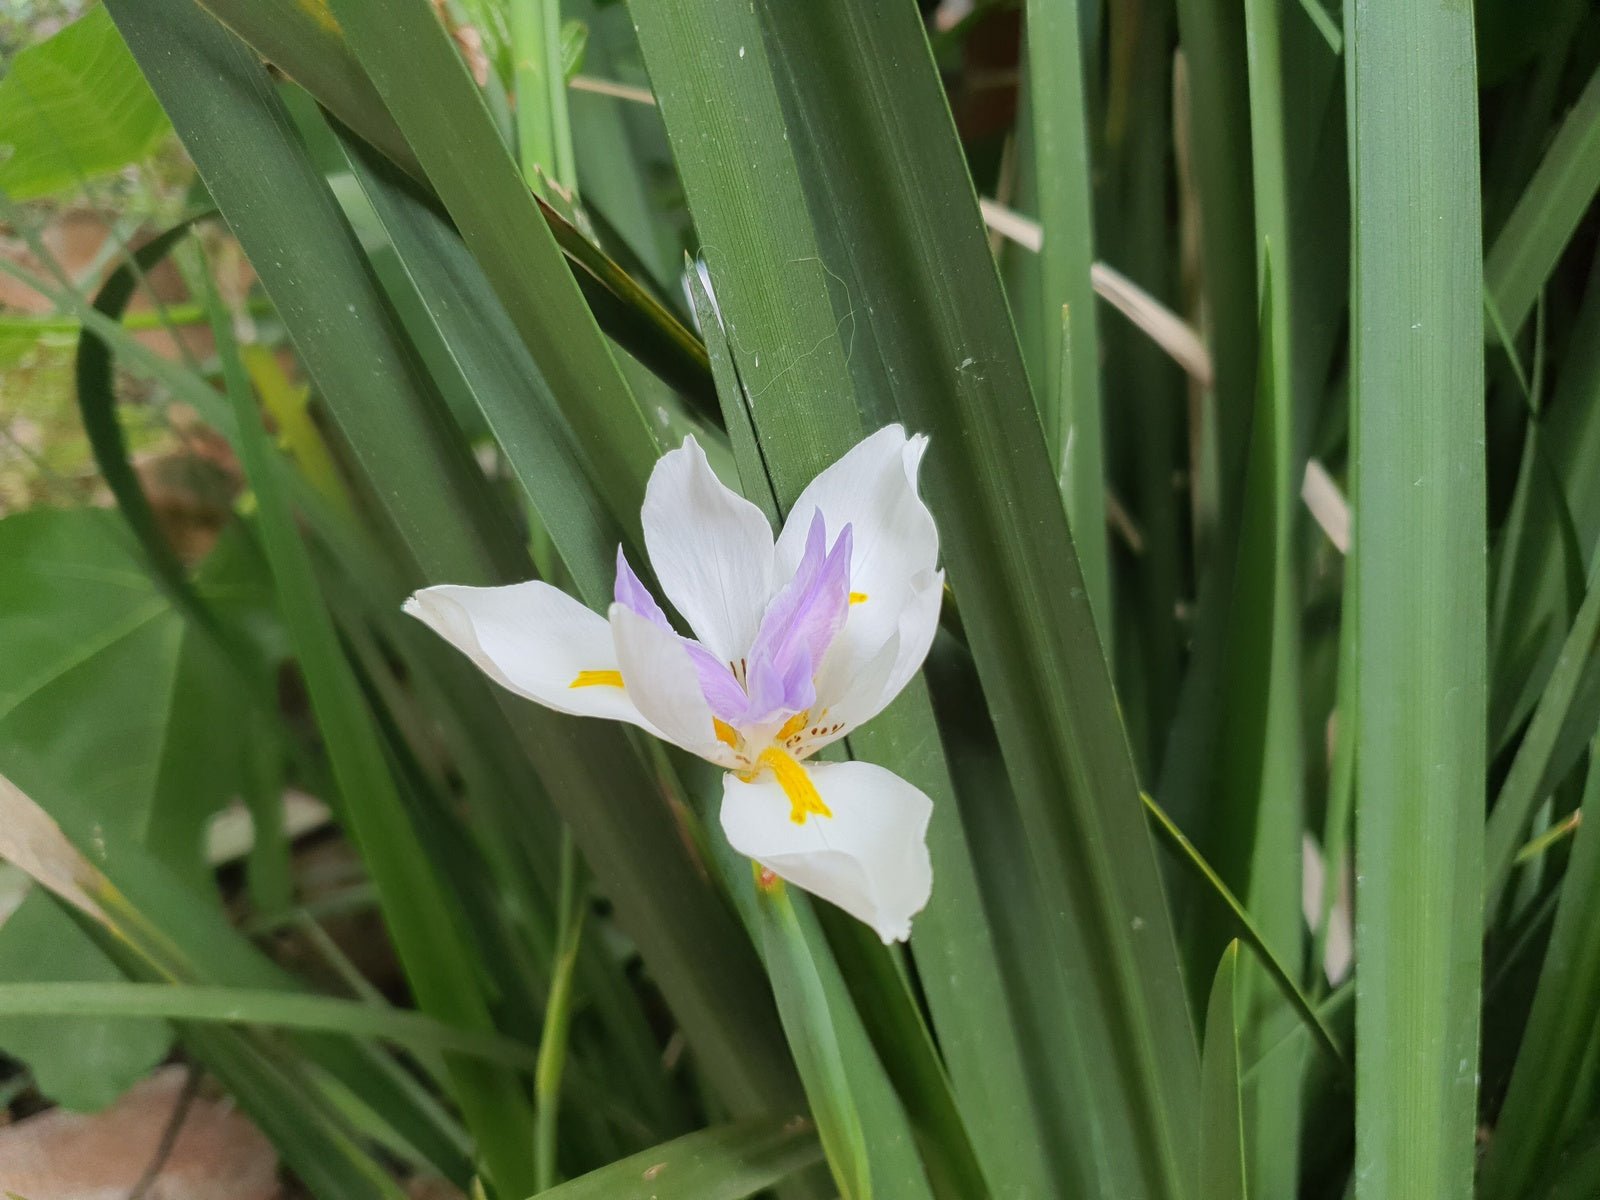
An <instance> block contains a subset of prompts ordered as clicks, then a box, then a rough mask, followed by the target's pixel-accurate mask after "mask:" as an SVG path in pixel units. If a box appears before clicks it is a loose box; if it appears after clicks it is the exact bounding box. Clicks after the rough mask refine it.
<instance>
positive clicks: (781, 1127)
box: [539, 1117, 822, 1200]
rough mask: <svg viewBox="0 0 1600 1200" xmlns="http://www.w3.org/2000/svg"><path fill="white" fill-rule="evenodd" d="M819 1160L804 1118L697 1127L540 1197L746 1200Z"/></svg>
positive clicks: (554, 1199) (550, 1199)
mask: <svg viewBox="0 0 1600 1200" xmlns="http://www.w3.org/2000/svg"><path fill="white" fill-rule="evenodd" d="M821 1157H822V1148H821V1146H820V1145H819V1144H818V1142H817V1131H816V1128H815V1127H814V1126H813V1125H811V1123H810V1122H809V1121H805V1120H803V1119H801V1118H798V1117H796V1118H791V1119H789V1120H787V1121H783V1120H779V1121H750V1122H745V1123H743V1124H739V1125H723V1126H719V1127H718V1128H716V1129H703V1130H701V1131H700V1132H699V1133H691V1134H688V1135H686V1136H684V1137H681V1138H678V1139H677V1140H676V1141H672V1142H668V1143H666V1145H664V1146H655V1147H652V1148H651V1149H649V1150H645V1151H643V1152H641V1153H639V1154H635V1155H634V1156H633V1157H632V1158H625V1159H623V1160H622V1161H620V1162H614V1163H612V1164H611V1165H610V1166H607V1167H601V1168H600V1169H599V1170H598V1171H591V1172H590V1173H589V1174H587V1175H585V1176H583V1177H582V1178H580V1179H574V1180H572V1181H571V1182H570V1183H563V1184H562V1185H561V1186H560V1187H556V1188H551V1189H550V1190H549V1191H547V1192H541V1193H540V1194H539V1196H540V1200H616V1198H617V1197H620V1196H628V1195H633V1194H640V1195H645V1194H648V1195H649V1196H650V1197H651V1200H745V1198H746V1197H747V1196H753V1195H755V1194H756V1193H757V1192H760V1191H762V1190H763V1189H764V1188H769V1187H772V1186H773V1185H775V1184H778V1183H781V1182H783V1181H784V1180H785V1179H787V1178H788V1177H789V1176H791V1175H793V1174H794V1173H795V1172H797V1171H801V1170H803V1169H805V1168H806V1167H809V1166H810V1165H812V1164H813V1163H815V1162H816V1161H817V1160H818V1159H819V1158H821Z"/></svg>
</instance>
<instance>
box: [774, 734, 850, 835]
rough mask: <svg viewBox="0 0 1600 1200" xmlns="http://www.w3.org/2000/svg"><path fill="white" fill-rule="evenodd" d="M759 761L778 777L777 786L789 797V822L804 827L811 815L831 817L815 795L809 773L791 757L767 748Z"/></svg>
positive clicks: (777, 750) (829, 810)
mask: <svg viewBox="0 0 1600 1200" xmlns="http://www.w3.org/2000/svg"><path fill="white" fill-rule="evenodd" d="M760 761H761V763H762V764H763V765H764V766H768V767H771V768H772V773H773V774H774V775H776V776H777V777H778V786H779V787H781V788H782V789H783V794H784V795H785V796H787V797H789V820H791V821H793V822H794V823H795V824H796V825H804V824H805V823H806V817H807V816H809V815H810V814H811V813H816V814H817V816H819V817H831V816H833V811H832V810H831V809H829V807H828V806H827V805H826V804H824V803H823V802H822V797H821V796H819V795H818V794H817V785H816V784H814V783H812V782H811V773H810V772H809V771H807V770H806V769H805V768H804V767H802V766H801V765H800V763H799V762H798V761H797V760H796V759H795V758H794V756H793V755H791V754H788V753H786V752H785V751H783V750H780V749H778V747H776V746H769V747H767V749H765V750H763V751H762V752H761V759H760Z"/></svg>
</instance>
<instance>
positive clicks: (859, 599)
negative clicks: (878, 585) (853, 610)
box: [850, 592, 867, 604]
mask: <svg viewBox="0 0 1600 1200" xmlns="http://www.w3.org/2000/svg"><path fill="white" fill-rule="evenodd" d="M866 602H867V594H866V593H865V592H851V593H850V603H851V604H865V603H866Z"/></svg>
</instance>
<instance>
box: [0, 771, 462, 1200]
mask: <svg viewBox="0 0 1600 1200" xmlns="http://www.w3.org/2000/svg"><path fill="white" fill-rule="evenodd" d="M57 808H58V809H59V812H58V813H57V814H54V815H52V814H46V813H45V811H44V810H43V809H41V808H40V807H39V806H38V805H37V804H35V803H34V802H33V801H32V800H31V799H30V798H29V797H28V796H27V795H26V794H25V793H23V792H22V791H21V790H20V789H18V788H17V787H16V785H15V784H13V783H12V782H11V781H10V780H8V779H5V778H4V777H0V855H4V856H5V857H6V858H8V859H9V860H10V861H11V862H12V863H14V864H15V865H17V866H19V867H21V868H22V869H23V870H24V871H26V872H27V873H28V874H29V875H31V876H32V877H33V878H34V879H35V880H36V881H37V882H38V883H40V884H41V885H43V886H44V887H46V888H48V889H49V890H50V891H51V892H52V893H54V895H55V896H56V897H57V898H58V899H59V900H60V901H61V902H62V903H63V904H64V905H65V906H68V907H69V908H70V909H71V910H72V911H73V913H74V914H75V916H76V917H77V918H78V920H79V923H80V925H82V926H83V927H84V928H85V929H87V930H89V931H90V932H91V933H93V934H94V935H95V939H96V942H97V943H98V944H99V945H100V948H101V949H102V951H105V952H107V953H109V954H110V955H111V956H112V957H113V958H114V960H115V961H116V962H117V964H118V966H119V967H121V969H122V970H123V971H124V972H125V973H127V974H129V975H131V976H134V977H136V978H141V979H144V980H146V981H149V982H156V981H160V982H164V983H166V982H185V983H192V982H200V981H204V980H208V979H212V978H229V977H231V978H234V979H241V980H249V981H250V982H251V983H254V984H256V985H259V986H267V987H272V986H284V985H285V984H286V983H287V979H286V977H285V976H284V975H282V974H281V973H280V972H279V971H278V969H277V968H276V967H274V966H273V965H272V964H271V963H270V962H269V961H268V960H267V959H266V958H264V957H262V956H261V955H260V954H259V953H258V952H257V951H256V950H255V948H254V947H253V946H251V945H250V944H249V943H248V942H247V941H245V940H244V939H243V938H241V937H240V936H239V935H238V934H237V933H236V932H235V931H234V930H233V929H232V928H231V927H230V926H229V925H228V924H227V922H226V920H225V918H224V917H223V916H222V914H221V913H220V912H218V911H216V910H215V909H213V908H210V907H208V906H205V905H201V904H197V903H196V900H197V897H196V895H195V893H193V892H192V891H190V890H189V889H188V888H186V887H184V886H183V885H182V884H180V883H179V882H178V880H177V879H176V877H174V876H173V875H172V874H171V873H170V872H168V871H166V870H165V869H164V868H162V866H161V865H160V864H159V863H158V862H156V860H154V859H152V858H150V857H149V856H148V855H147V854H146V853H145V852H143V851H142V850H141V849H140V848H139V847H138V846H137V845H136V844H134V843H133V842H131V841H129V840H128V839H127V838H126V837H125V835H124V834H123V833H122V832H121V831H120V830H118V829H115V828H106V827H104V826H102V825H101V824H100V823H99V820H98V814H97V813H96V811H95V810H94V809H92V808H85V807H83V806H81V805H80V804H78V803H77V801H76V800H75V799H74V798H69V799H67V800H64V801H62V802H61V803H59V804H58V805H57ZM57 817H58V818H59V819H54V818H57ZM78 844H83V845H90V846H92V847H93V849H94V852H95V855H96V860H97V861H96V862H90V860H89V859H88V858H87V857H85V855H84V854H83V853H82V852H81V851H80V850H79V849H78ZM202 964H203V965H202ZM289 986H293V985H292V984H289ZM179 1032H180V1035H181V1036H182V1037H183V1039H184V1041H185V1043H186V1044H187V1046H188V1048H189V1049H190V1051H191V1052H192V1053H193V1054H194V1055H195V1057H196V1058H197V1059H198V1060H199V1061H201V1062H202V1063H204V1064H205V1065H206V1067H207V1068H208V1069H209V1070H211V1071H212V1072H213V1073H215V1074H216V1075H217V1077H218V1078H219V1079H220V1080H221V1082H222V1084H223V1086H224V1087H226V1088H228V1089H229V1090H230V1091H231V1092H232V1093H233V1094H234V1096H235V1097H236V1098H237V1099H238V1100H239V1102H240V1104H241V1106H242V1107H243V1108H244V1110H245V1111H246V1112H247V1113H249V1114H250V1116H251V1117H252V1118H253V1119H254V1120H255V1121H256V1123H257V1124H258V1125H259V1126H260V1128H261V1129H262V1131H263V1132H264V1133H266V1135H267V1136H268V1137H269V1138H271V1139H272V1140H273V1142H274V1143H275V1144H276V1145H277V1146H278V1147H279V1149H280V1151H281V1153H282V1154H283V1156H284V1159H285V1161H286V1162H287V1163H288V1164H289V1165H290V1166H291V1167H292V1168H293V1169H294V1171H295V1172H296V1174H297V1175H298V1176H299V1177H300V1179H301V1180H302V1181H303V1182H304V1183H305V1184H306V1186H307V1187H308V1188H309V1189H310V1191H311V1193H312V1195H314V1196H316V1197H317V1198H318V1200H399V1197H400V1191H399V1189H398V1188H397V1187H396V1186H395V1184H394V1182H393V1179H392V1178H391V1177H390V1176H389V1174H388V1173H387V1171H385V1170H384V1169H383V1168H382V1167H380V1166H379V1164H378V1163H377V1161H376V1160H375V1159H374V1158H373V1157H372V1156H371V1155H369V1154H368V1152H367V1151H366V1150H365V1149H364V1148H363V1147H361V1146H360V1145H359V1144H358V1143H357V1141H356V1138H355V1137H354V1135H353V1132H352V1130H351V1129H350V1127H349V1125H348V1124H347V1123H346V1122H345V1120H344V1119H343V1117H342V1116H341V1115H340V1114H339V1113H338V1112H337V1111H335V1110H334V1109H333V1108H332V1107H331V1106H330V1105H329V1104H328V1102H327V1099H326V1096H325V1094H324V1093H323V1091H322V1090H321V1088H320V1087H318V1086H317V1085H316V1083H315V1081H314V1078H313V1076H312V1075H311V1073H310V1071H309V1069H308V1068H309V1060H307V1059H306V1058H305V1057H304V1056H303V1054H302V1053H300V1052H299V1051H296V1050H294V1049H291V1048H289V1047H285V1046H281V1045H274V1044H272V1043H269V1042H267V1041H265V1040H263V1039H260V1038H259V1037H256V1036H255V1035H252V1034H249V1033H246V1032H243V1031H239V1030H232V1029H226V1028H221V1027H218V1028H210V1027H207V1026H193V1025H181V1026H180V1028H179ZM318 1049H319V1051H320V1053H319V1058H320V1060H321V1061H322V1062H323V1063H324V1064H325V1065H327V1066H328V1067H329V1069H330V1070H335V1071H339V1070H342V1069H343V1068H344V1067H346V1066H348V1060H347V1059H344V1060H342V1058H341V1056H340V1055H339V1053H338V1052H337V1051H335V1050H334V1049H333V1047H332V1045H330V1044H329V1043H327V1042H326V1041H323V1042H321V1043H320V1044H319V1046H318ZM397 1099H398V1097H397ZM418 1132H419V1133H420V1130H419V1131H418ZM417 1141H418V1143H419V1144H422V1143H423V1141H424V1139H423V1138H422V1137H420V1136H419V1137H418V1138H417ZM447 1160H448V1159H447V1157H441V1158H440V1159H437V1160H435V1161H436V1162H438V1163H440V1164H441V1169H445V1170H448V1169H449V1168H448V1167H445V1166H444V1165H443V1164H445V1163H446V1161H447ZM452 1165H453V1163H452ZM456 1177H457V1178H460V1175H459V1173H457V1175H456Z"/></svg>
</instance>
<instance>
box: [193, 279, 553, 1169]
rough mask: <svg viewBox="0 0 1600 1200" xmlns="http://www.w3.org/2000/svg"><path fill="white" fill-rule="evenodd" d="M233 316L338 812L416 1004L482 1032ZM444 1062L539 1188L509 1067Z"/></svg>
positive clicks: (260, 489)
mask: <svg viewBox="0 0 1600 1200" xmlns="http://www.w3.org/2000/svg"><path fill="white" fill-rule="evenodd" d="M227 321H228V317H227V316H226V314H224V313H223V312H222V311H221V308H220V305H219V306H218V307H217V311H216V316H215V319H214V320H213V321H212V331H213V333H214V335H215V336H216V337H217V342H218V352H219V355H220V357H221V360H222V366H223V373H224V376H225V378H226V379H227V382H228V392H229V395H230V397H231V398H232V400H233V405H234V418H235V420H236V421H237V422H238V427H239V450H240V458H241V459H242V461H243V464H244V468H245V474H246V476H247V477H248V479H249V480H250V484H251V487H252V488H253V489H254V491H255V495H256V501H257V503H258V504H259V505H260V509H261V533H262V541H263V543H264V544H265V549H266V553H267V560H268V562H269V563H270V564H271V566H272V575H273V582H274V584H275V585H276V588H277V592H278V600H279V607H280V610H281V611H282V613H283V617H284V622H285V624H286V625H287V626H288V628H289V634H290V639H291V641H292V642H293V645H294V649H295V654H296V657H297V658H298V660H299V663H300V670H301V672H302V674H303V675H304V676H305V680H306V690H307V691H308V693H309V694H310V699H311V707H312V711H313V712H314V713H315V715H316V719H317V724H318V726H319V727H320V729H321V730H322V735H323V740H324V741H325V743H326V745H327V748H328V757H329V759H330V760H331V761H332V764H333V774H334V779H335V782H336V783H337V784H338V788H339V794H340V797H341V799H342V805H341V815H342V816H343V817H344V819H345V821H347V822H348V823H349V827H350V833H351V835H352V837H353V838H354V839H355V841H356V844H357V846H358V847H359V849H360V851H361V856H362V859H363V860H364V861H365V863H366V865H367V869H368V871H369V872H370V873H371V875H372V879H373V882H374V883H375V884H376V885H377V888H378V900H379V904H380V905H381V907H382V908H383V912H384V917H385V922H386V924H387V925H388V928H389V932H390V936H391V937H392V938H393V939H394V943H395V949H396V950H397V951H398V952H399V955H400V961H401V963H402V964H403V965H404V967H405V970H406V976H407V978H408V979H409V981H410V983H411V987H412V989H413V990H414V991H415V993H416V996H417V1000H418V1003H419V1004H420V1005H421V1007H422V1008H423V1010H424V1011H425V1012H429V1013H431V1014H432V1015H434V1016H436V1017H438V1018H440V1019H442V1020H444V1021H446V1022H448V1023H451V1024H458V1025H461V1026H463V1027H465V1028H467V1029H473V1030H480V1031H485V1032H487V1031H489V1030H491V1029H493V1027H494V1026H493V1021H492V1019H491V1017H490V1015H489V1007H488V1003H487V1001H486V999H485V997H484V996H483V994H482V992H481V991H480V990H479V983H478V980H479V976H478V974H477V971H476V969H475V965H474V963H473V961H472V958H471V955H470V953H469V952H468V946H469V944H470V943H469V942H467V941H466V940H465V939H464V938H463V937H462V936H461V933H462V931H461V928H460V925H459V922H460V920H461V914H460V910H459V909H458V908H457V907H456V906H455V904H454V903H452V898H451V896H450V894H449V893H448V892H447V891H446V890H445V888H444V887H443V885H442V881H441V880H440V878H439V876H438V874H437V873H436V870H435V868H434V866H433V863H432V861H431V860H430V857H429V854H428V851H427V850H426V849H425V848H424V845H423V843H422V840H421V838H420V837H419V835H418V831H417V830H416V828H415V827H414V826H413V825H412V822H411V819H410V817H409V815H408V814H407V812H406V809H405V806H404V803H403V802H402V800H401V796H400V790H399V787H398V786H397V783H396V780H395V778H394V776H393V775H392V774H391V772H390V769H389V764H388V761H387V760H386V756H385V752H384V746H383V740H382V736H381V734H380V733H379V731H378V728H377V725H376V723H375V721H374V719H373V716H372V713H371V711H370V710H369V709H368V708H367V706H366V701H365V699H364V698H363V696H362V694H361V686H360V683H359V682H358V680H357V678H356V675H355V673H354V672H353V671H352V670H351V668H350V665H349V663H348V661H347V660H346V658H345V657H344V654H343V653H342V650H341V647H340V644H339V635H338V633H337V631H336V630H335V629H334V624H333V618H332V616H331V615H330V614H329V612H328V609H327V608H326V606H325V605H324V604H323V601H322V596H321V594H320V593H319V591H318V587H317V582H316V577H315V574H314V573H313V570H312V566H311V557H310V555H309V554H308V553H307V551H306V548H305V545H304V544H303V543H302V542H301V541H300V537H299V534H298V532H297V530H296V527H295V524H294V514H293V511H292V510H291V508H290V506H289V503H288V500H287V498H286V497H285V495H284V494H283V492H282V490H281V489H280V488H279V486H278V478H277V475H276V473H275V472H274V470H273V467H272V458H271V456H272V454H273V451H272V449H271V446H270V444H269V443H268V441H267V435H266V431H265V430H264V429H263V428H262V426H261V421H260V417H259V416H258V414H257V412H256V408H255V401H254V397H253V395H252V393H251V391H250V385H249V381H248V376H247V375H246V373H245V369H244V363H243V362H242V361H241V360H240V359H239V357H238V352H237V350H236V348H235V347H234V345H233V343H232V340H231V338H230V337H229V332H228V324H227ZM447 1062H448V1063H449V1065H450V1075H451V1078H452V1080H453V1082H454V1084H455V1087H454V1089H453V1090H454V1093H455V1099H456V1102H457V1103H458V1104H459V1105H460V1106H461V1110H462V1112H463V1113H465V1114H466V1118H467V1122H468V1124H469V1125H470V1126H471V1127H472V1130H473V1133H474V1134H475V1135H476V1136H477V1138H478V1142H479V1146H480V1148H481V1150H482V1152H483V1154H484V1157H485V1159H486V1161H487V1163H488V1167H489V1171H490V1174H491V1176H492V1177H493V1178H494V1180H495V1182H496V1183H497V1184H498V1185H499V1187H500V1188H502V1189H504V1190H505V1191H506V1192H507V1193H509V1194H515V1193H517V1192H525V1191H527V1190H529V1189H530V1188H531V1187H533V1186H534V1174H533V1160H532V1156H531V1154H530V1153H529V1150H528V1144H527V1143H528V1131H529V1129H530V1128H531V1126H532V1123H533V1111H532V1109H531V1108H530V1106H529V1104H528V1100H527V1095H526V1093H525V1092H524V1091H523V1090H522V1087H521V1085H520V1083H519V1082H518V1081H517V1080H516V1079H514V1078H513V1077H512V1076H510V1075H509V1074H508V1073H507V1072H505V1071H503V1070H498V1069H495V1068H492V1067H487V1068H486V1067H485V1066H484V1065H483V1064H481V1063H472V1062H469V1061H467V1060H463V1059H461V1058H460V1057H459V1056H447Z"/></svg>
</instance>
